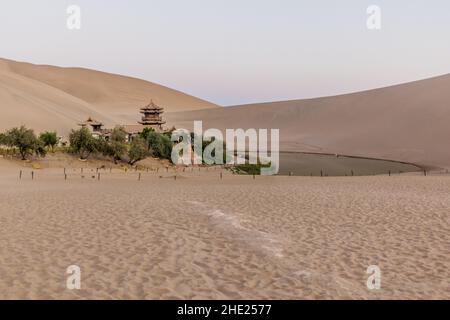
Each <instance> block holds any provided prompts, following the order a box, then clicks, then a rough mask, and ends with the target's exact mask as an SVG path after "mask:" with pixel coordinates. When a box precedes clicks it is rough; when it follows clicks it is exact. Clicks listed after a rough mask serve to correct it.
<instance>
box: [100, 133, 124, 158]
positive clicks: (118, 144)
mask: <svg viewBox="0 0 450 320" xmlns="http://www.w3.org/2000/svg"><path fill="white" fill-rule="evenodd" d="M126 138H127V133H126V132H125V131H124V130H123V129H122V128H115V129H114V130H113V131H112V133H111V136H110V138H109V141H108V142H107V145H106V152H104V153H103V154H104V155H108V156H111V157H112V158H113V160H114V163H117V161H119V160H121V159H122V158H123V156H124V155H125V154H126V153H127V145H126V142H125V141H126Z"/></svg>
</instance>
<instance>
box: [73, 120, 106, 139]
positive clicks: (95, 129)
mask: <svg viewBox="0 0 450 320" xmlns="http://www.w3.org/2000/svg"><path fill="white" fill-rule="evenodd" d="M78 125H79V126H80V127H82V128H87V129H89V131H91V133H92V135H93V136H95V137H100V136H103V131H104V129H103V128H102V127H103V123H101V122H100V121H97V120H94V119H93V118H91V117H89V118H88V119H87V120H86V121H84V122H81V123H79V124H78Z"/></svg>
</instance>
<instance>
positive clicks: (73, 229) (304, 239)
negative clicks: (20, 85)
mask: <svg viewBox="0 0 450 320" xmlns="http://www.w3.org/2000/svg"><path fill="white" fill-rule="evenodd" d="M22 170H24V172H23V177H22V180H19V178H18V171H19V167H17V166H16V165H15V164H14V163H11V162H8V161H6V160H0V188H1V190H2V192H1V193H0V202H1V203H2V206H1V208H0V241H1V243H2V245H1V246H0V298H3V299H16V298H19V299H269V298H270V299H317V298H321V299H322V298H323V299H346V298H351V299H355V298H361V299H379V298H386V299H418V298H421V299H423V298H429V299H438V298H444V299H449V298H450V272H449V270H450V251H449V250H448V248H449V244H450V214H449V210H448V208H449V207H450V198H449V197H448V194H449V192H450V176H447V175H437V176H428V177H423V176H419V175H414V174H413V175H399V176H393V177H388V176H376V177H339V178H331V177H328V178H317V177H315V178H311V177H257V178H256V179H253V177H250V176H235V175H231V174H229V173H225V174H224V176H223V179H222V180H221V179H220V178H219V172H220V171H219V170H218V169H209V170H207V169H205V168H204V169H201V171H198V170H197V169H195V170H193V172H191V171H190V170H188V171H187V172H182V171H180V172H178V174H177V179H176V180H175V179H174V174H175V173H174V172H172V171H170V172H168V173H166V172H160V173H155V172H150V173H146V172H143V173H142V180H141V181H138V180H137V173H136V172H127V173H125V172H123V171H121V170H118V169H116V170H113V172H112V173H109V172H107V171H105V172H102V178H101V180H100V181H98V180H97V179H93V178H92V176H95V174H90V173H89V172H87V173H86V171H87V170H85V178H84V179H82V178H81V174H80V173H79V171H77V170H75V169H73V170H68V172H69V175H68V180H64V175H63V171H62V169H45V170H37V171H36V173H35V180H33V181H31V175H30V169H23V168H22ZM92 170H93V169H92ZM93 172H94V171H92V173H93ZM74 264H75V265H78V266H79V267H80V268H81V271H82V277H81V290H75V291H71V290H68V289H66V287H65V285H66V277H67V275H66V269H67V267H68V266H70V265H74ZM370 265H378V266H379V267H380V268H381V271H382V283H381V289H380V290H377V291H371V290H368V289H367V287H366V281H367V278H368V275H367V274H366V270H367V267H368V266H370Z"/></svg>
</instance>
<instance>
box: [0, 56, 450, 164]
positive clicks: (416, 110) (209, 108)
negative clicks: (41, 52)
mask: <svg viewBox="0 0 450 320" xmlns="http://www.w3.org/2000/svg"><path fill="white" fill-rule="evenodd" d="M449 88H450V75H445V76H441V77H436V78H432V79H426V80H422V81H416V82H412V83H408V84H403V85H398V86H392V87H387V88H381V89H376V90H370V91H365V92H359V93H354V94H347V95H341V96H334V97H325V98H318V99H310V100H297V101H285V102H275V103H265V104H255V105H245V106H235V107H229V108H218V107H217V106H216V105H214V104H212V103H209V102H206V101H203V100H200V99H198V98H195V97H192V96H188V95H186V94H183V93H181V92H178V91H175V90H172V89H169V88H166V87H163V86H160V85H157V84H153V83H150V82H147V81H143V80H139V79H133V78H129V77H124V76H119V75H113V74H108V73H103V72H98V71H93V70H87V69H80V68H59V67H53V66H38V65H32V64H28V63H19V62H14V61H9V60H4V59H0V108H1V110H2V117H1V118H0V130H4V129H6V128H9V127H11V126H16V125H19V124H25V125H28V126H30V127H33V128H34V129H36V130H43V129H56V130H58V131H59V132H60V133H61V134H63V135H64V134H67V133H68V132H69V130H70V129H71V128H73V127H75V126H76V123H77V122H78V121H80V120H83V119H85V118H86V117H87V116H93V117H96V118H98V119H99V120H101V121H103V122H104V123H105V124H107V125H114V124H120V123H134V122H135V121H136V120H137V119H138V117H139V115H138V113H137V108H139V107H140V106H142V105H144V104H145V103H147V102H148V100H150V99H154V100H155V101H156V102H157V103H159V104H161V105H162V106H164V107H165V108H166V111H167V112H168V113H167V114H166V117H167V120H168V125H176V126H177V127H185V128H188V129H190V128H191V127H192V124H193V121H194V120H203V121H204V122H205V127H206V128H207V127H214V128H220V129H225V128H279V129H281V150H282V151H312V152H326V153H339V154H347V155H356V156H363V157H375V158H385V159H392V160H400V161H407V162H413V163H416V164H419V165H423V166H430V167H444V168H450V148H448V137H450V126H449V125H448V121H449V119H450V107H449V106H450V90H449Z"/></svg>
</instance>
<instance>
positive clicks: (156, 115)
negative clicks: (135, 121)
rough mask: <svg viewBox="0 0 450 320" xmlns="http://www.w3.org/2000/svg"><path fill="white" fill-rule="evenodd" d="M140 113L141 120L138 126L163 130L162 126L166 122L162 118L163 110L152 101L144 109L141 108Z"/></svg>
mask: <svg viewBox="0 0 450 320" xmlns="http://www.w3.org/2000/svg"><path fill="white" fill-rule="evenodd" d="M141 113H142V114H143V116H142V120H141V121H139V123H140V124H142V125H144V126H148V127H152V128H155V129H158V130H160V131H162V130H163V127H162V126H163V124H165V123H166V122H165V121H164V120H163V118H162V114H163V113H164V108H161V107H159V106H157V105H156V104H155V103H153V100H152V101H151V102H150V104H149V105H147V106H146V107H144V108H141Z"/></svg>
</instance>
